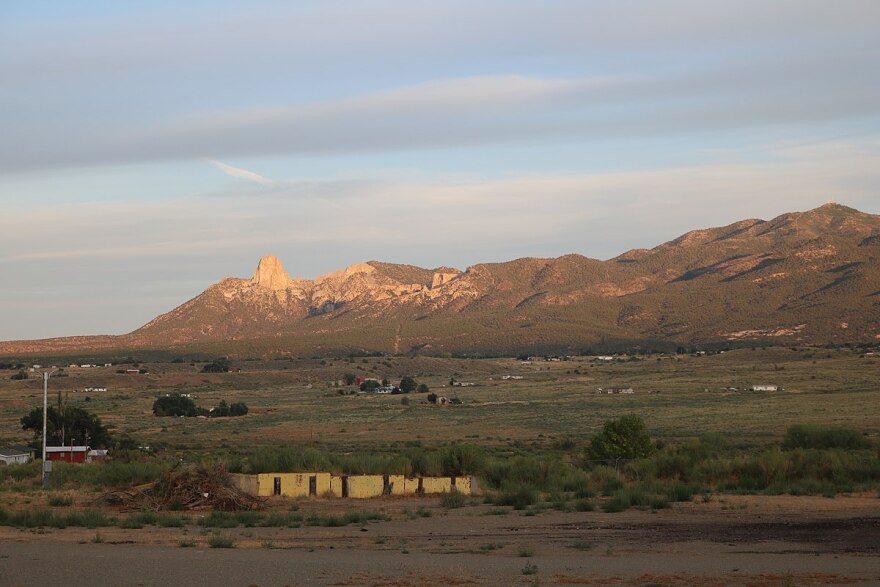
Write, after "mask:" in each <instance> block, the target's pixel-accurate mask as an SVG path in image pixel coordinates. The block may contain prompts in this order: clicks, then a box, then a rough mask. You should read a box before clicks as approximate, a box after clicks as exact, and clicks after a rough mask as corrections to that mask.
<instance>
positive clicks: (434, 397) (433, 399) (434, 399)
mask: <svg viewBox="0 0 880 587" xmlns="http://www.w3.org/2000/svg"><path fill="white" fill-rule="evenodd" d="M427 400H428V402H429V403H432V404H436V403H437V394H436V393H429V394H428V397H427Z"/></svg>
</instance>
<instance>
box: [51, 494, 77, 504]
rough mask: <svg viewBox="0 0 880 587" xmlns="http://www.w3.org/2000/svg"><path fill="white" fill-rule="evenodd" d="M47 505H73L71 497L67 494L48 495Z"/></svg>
mask: <svg viewBox="0 0 880 587" xmlns="http://www.w3.org/2000/svg"><path fill="white" fill-rule="evenodd" d="M48 502H49V505H50V506H52V507H62V506H69V505H73V498H72V497H70V496H69V495H50V496H49V500H48Z"/></svg>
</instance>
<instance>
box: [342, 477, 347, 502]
mask: <svg viewBox="0 0 880 587" xmlns="http://www.w3.org/2000/svg"><path fill="white" fill-rule="evenodd" d="M342 497H348V475H343V476H342Z"/></svg>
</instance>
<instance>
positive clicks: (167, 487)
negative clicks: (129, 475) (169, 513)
mask: <svg viewBox="0 0 880 587" xmlns="http://www.w3.org/2000/svg"><path fill="white" fill-rule="evenodd" d="M265 501H266V500H265V499H261V498H259V497H255V496H253V495H250V494H249V493H245V492H244V491H242V490H241V489H239V488H238V487H236V486H235V484H234V483H233V482H232V478H231V477H230V475H229V472H228V471H227V470H226V468H225V467H223V466H217V467H212V468H207V467H202V466H198V467H187V468H181V469H179V468H177V467H175V468H174V469H171V470H170V471H167V472H166V473H165V474H163V475H162V478H161V479H160V480H159V481H157V482H155V483H149V484H147V485H138V486H137V487H132V488H130V489H124V490H121V491H110V492H108V493H105V494H104V495H102V496H101V497H100V498H99V499H98V502H99V504H100V505H107V506H113V507H118V508H120V509H122V510H124V511H125V510H153V511H157V512H158V511H162V510H190V511H197V510H222V511H240V510H257V509H260V508H261V507H263V504H264V503H265Z"/></svg>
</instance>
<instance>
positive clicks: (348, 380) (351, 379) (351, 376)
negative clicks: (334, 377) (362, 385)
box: [342, 373, 357, 385]
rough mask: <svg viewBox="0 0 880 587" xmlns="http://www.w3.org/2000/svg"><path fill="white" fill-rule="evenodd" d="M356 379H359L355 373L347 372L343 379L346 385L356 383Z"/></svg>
mask: <svg viewBox="0 0 880 587" xmlns="http://www.w3.org/2000/svg"><path fill="white" fill-rule="evenodd" d="M356 379H357V377H355V375H354V373H346V374H345V375H343V376H342V381H343V382H344V383H345V384H346V385H354V382H355V380H356Z"/></svg>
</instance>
